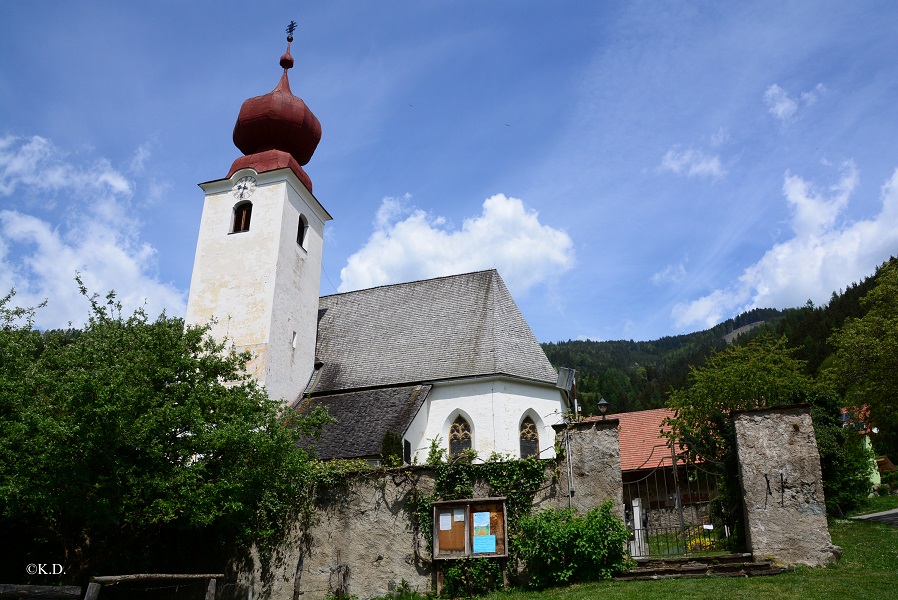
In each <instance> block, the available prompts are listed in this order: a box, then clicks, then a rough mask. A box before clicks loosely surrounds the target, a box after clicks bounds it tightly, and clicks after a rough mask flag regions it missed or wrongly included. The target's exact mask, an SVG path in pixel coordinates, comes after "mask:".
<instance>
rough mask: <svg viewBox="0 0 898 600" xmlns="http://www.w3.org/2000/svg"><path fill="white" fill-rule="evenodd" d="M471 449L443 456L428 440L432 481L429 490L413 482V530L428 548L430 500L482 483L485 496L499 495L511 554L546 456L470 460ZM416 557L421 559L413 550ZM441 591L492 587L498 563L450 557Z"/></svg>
mask: <svg viewBox="0 0 898 600" xmlns="http://www.w3.org/2000/svg"><path fill="white" fill-rule="evenodd" d="M476 458H477V455H476V453H475V452H474V451H473V450H466V451H463V452H460V453H458V454H455V455H452V456H447V453H446V450H445V448H442V444H441V443H440V440H439V438H437V439H435V440H433V441H432V442H431V448H430V453H429V454H428V457H427V464H428V466H430V467H431V468H432V469H433V473H434V485H433V491H432V492H431V493H430V494H423V493H421V492H420V491H419V490H418V489H417V486H414V487H413V490H412V494H411V498H410V502H409V506H410V510H411V511H412V513H413V517H414V522H415V530H416V534H417V535H420V536H422V537H423V538H424V539H425V540H426V542H427V544H426V545H427V553H428V554H429V553H431V552H432V551H433V505H434V503H435V502H438V501H440V500H461V499H466V498H472V497H474V490H475V485H478V484H479V485H482V486H484V487H485V488H486V490H487V491H486V493H487V494H488V495H489V496H492V497H496V496H504V497H505V499H506V500H505V510H506V519H507V522H508V533H507V538H506V539H507V540H508V544H509V546H508V549H509V554H510V555H511V556H512V558H514V556H515V551H516V549H515V541H514V540H515V536H514V532H515V528H516V527H517V523H518V521H519V520H520V519H521V518H523V517H526V516H527V515H529V514H530V512H531V509H532V506H533V498H534V497H535V495H536V493H537V492H538V491H539V490H540V489H541V488H542V487H543V486H544V485H545V483H546V461H541V460H539V459H537V458H524V459H516V458H513V457H511V456H508V455H502V454H497V453H493V454H492V455H490V457H489V458H488V459H487V460H486V462H475V460H476ZM419 558H421V559H423V557H421V556H420V555H419ZM443 582H444V586H445V588H444V591H445V593H446V594H448V595H450V596H451V595H454V594H459V593H464V594H466V595H472V594H477V593H483V592H486V591H489V590H491V589H495V588H496V587H497V586H501V584H502V571H501V566H500V565H499V563H498V562H497V561H495V560H492V559H488V558H469V559H461V560H455V561H452V562H451V563H450V564H449V566H447V568H446V570H445V571H444V572H443Z"/></svg>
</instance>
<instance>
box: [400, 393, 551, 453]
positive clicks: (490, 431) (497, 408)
mask: <svg viewBox="0 0 898 600" xmlns="http://www.w3.org/2000/svg"><path fill="white" fill-rule="evenodd" d="M566 410H567V407H566V405H565V403H564V400H563V397H562V394H561V391H560V390H559V389H557V388H556V387H554V386H552V385H549V384H540V383H536V382H530V381H526V380H521V379H514V378H509V377H501V376H492V377H480V378H472V379H464V380H459V381H450V382H442V383H435V384H434V386H433V389H432V390H431V391H430V393H429V394H428V395H427V400H426V401H425V403H424V404H423V405H422V407H421V409H420V410H419V411H418V414H417V415H415V418H414V419H413V420H412V423H411V425H409V427H408V429H407V430H406V433H405V436H404V439H406V440H408V441H409V442H410V443H411V446H412V457H413V461H412V462H417V463H419V464H421V463H423V462H425V461H426V460H427V455H428V452H429V451H430V445H431V440H434V439H436V438H437V436H439V438H440V443H441V445H442V447H443V448H445V449H446V450H447V451H448V448H449V426H450V425H451V424H452V422H453V421H454V420H455V418H456V417H457V416H458V415H459V414H461V415H462V416H463V417H464V418H465V419H466V420H467V421H468V423H469V424H470V425H471V433H472V448H473V449H474V450H476V451H477V456H478V457H479V458H480V459H483V460H486V459H488V458H489V456H490V454H492V453H493V452H498V453H500V454H507V455H511V456H513V457H520V448H521V447H520V438H519V436H520V426H521V422H522V421H523V420H524V418H525V417H527V416H529V417H530V418H532V419H533V421H534V423H536V425H537V428H538V431H539V448H540V458H554V456H555V432H554V430H553V429H552V425H555V424H557V423H560V422H561V421H562V417H563V414H564V412H565V411H566Z"/></svg>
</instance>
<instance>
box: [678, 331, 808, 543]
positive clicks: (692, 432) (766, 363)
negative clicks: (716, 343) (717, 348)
mask: <svg viewBox="0 0 898 600" xmlns="http://www.w3.org/2000/svg"><path fill="white" fill-rule="evenodd" d="M792 352H793V351H792V350H791V349H789V348H787V347H786V341H785V339H784V338H775V337H773V336H771V335H764V336H761V337H759V338H756V339H754V340H752V341H751V342H749V343H748V344H746V345H744V346H742V345H735V346H730V347H729V348H727V349H726V350H724V351H721V352H716V353H714V354H712V355H711V356H710V357H709V358H708V360H707V363H706V364H705V366H703V367H691V368H690V373H689V385H688V387H686V388H683V389H679V390H675V391H673V392H672V393H671V396H670V400H669V401H668V406H669V407H670V408H673V409H675V410H676V415H675V416H674V417H672V418H669V419H665V423H666V424H668V425H670V428H671V429H670V432H669V433H668V434H667V436H668V438H669V439H670V440H671V442H672V443H674V444H676V447H677V449H678V451H679V453H680V454H681V455H682V456H684V457H685V458H687V459H689V460H701V461H703V468H704V469H705V470H707V471H709V472H712V473H715V474H716V475H718V493H719V499H718V505H717V506H716V507H715V510H718V511H720V513H721V514H722V515H723V516H724V517H725V518H727V520H729V521H730V522H731V523H733V526H734V533H735V536H736V538H737V539H738V538H740V537H741V536H742V535H743V534H744V529H743V526H742V521H743V514H742V509H741V507H742V504H741V502H742V491H741V489H740V487H739V484H738V479H737V475H738V468H739V463H738V457H737V455H736V430H735V425H734V423H733V419H732V417H731V413H732V412H733V411H738V410H749V409H754V408H765V407H771V406H777V405H781V404H788V403H791V402H793V401H794V398H795V397H796V395H798V394H799V393H801V392H803V391H805V390H807V389H809V388H811V387H812V385H813V382H812V381H811V380H810V378H809V377H808V376H807V375H805V373H804V364H803V363H802V362H801V361H799V360H797V359H795V358H793V356H792Z"/></svg>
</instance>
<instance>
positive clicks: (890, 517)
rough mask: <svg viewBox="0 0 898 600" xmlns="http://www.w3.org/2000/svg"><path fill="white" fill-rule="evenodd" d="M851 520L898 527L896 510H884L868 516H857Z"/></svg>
mask: <svg viewBox="0 0 898 600" xmlns="http://www.w3.org/2000/svg"><path fill="white" fill-rule="evenodd" d="M851 518H852V519H863V520H865V521H876V522H877V523H885V524H886V525H894V526H895V527H898V508H893V509H892V510H886V511H883V512H878V513H872V514H869V515H859V516H857V517H851Z"/></svg>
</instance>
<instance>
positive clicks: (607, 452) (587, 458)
mask: <svg viewBox="0 0 898 600" xmlns="http://www.w3.org/2000/svg"><path fill="white" fill-rule="evenodd" d="M619 425H620V422H619V421H618V420H617V419H607V420H605V421H602V420H590V421H580V422H575V423H563V424H560V425H554V427H555V435H556V437H555V443H556V445H557V446H559V447H560V448H562V450H563V452H564V458H563V459H561V460H560V461H559V465H558V466H559V468H560V477H559V480H558V488H557V491H556V494H557V495H556V497H555V500H554V503H555V506H556V507H558V508H567V507H568V505H570V506H573V507H574V508H576V509H577V510H578V511H579V512H581V513H584V512H586V511H588V510H589V509H591V508H594V507H596V506H599V505H600V504H602V502H604V501H605V500H607V499H609V498H610V499H611V500H613V501H614V509H615V512H616V513H617V515H618V516H619V517H620V518H621V519H623V518H624V496H623V494H624V486H623V482H622V479H621V467H620V439H619V437H618V426H619ZM569 490H573V491H572V495H570V496H569V495H568V493H569ZM569 498H570V499H569Z"/></svg>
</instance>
